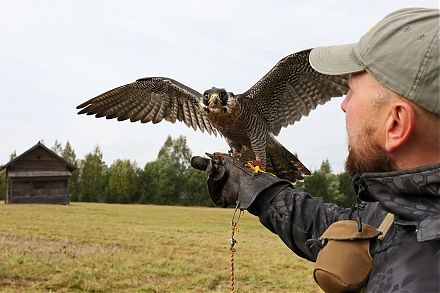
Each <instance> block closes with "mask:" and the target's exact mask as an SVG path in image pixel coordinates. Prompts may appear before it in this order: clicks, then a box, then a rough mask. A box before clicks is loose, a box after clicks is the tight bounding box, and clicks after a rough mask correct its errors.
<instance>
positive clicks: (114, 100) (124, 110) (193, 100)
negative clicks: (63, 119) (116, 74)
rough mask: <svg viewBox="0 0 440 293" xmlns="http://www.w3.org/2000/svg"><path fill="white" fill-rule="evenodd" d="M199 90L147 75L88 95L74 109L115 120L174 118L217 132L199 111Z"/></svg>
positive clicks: (188, 124) (144, 121)
mask: <svg viewBox="0 0 440 293" xmlns="http://www.w3.org/2000/svg"><path fill="white" fill-rule="evenodd" d="M202 97H203V96H202V94H200V93H199V92H197V91H195V90H193V89H191V88H189V87H187V86H185V85H183V84H181V83H179V82H177V81H175V80H173V79H170V78H166V77H148V78H142V79H138V80H137V81H135V82H133V83H130V84H127V85H123V86H120V87H117V88H115V89H112V90H110V91H108V92H105V93H103V94H101V95H99V96H97V97H95V98H93V99H90V100H88V101H86V102H84V103H82V104H81V105H79V106H77V107H76V108H77V109H81V111H79V112H78V114H87V115H95V116H96V117H98V118H99V117H106V118H107V119H112V118H117V119H118V120H119V121H122V120H126V119H130V121H131V122H135V121H140V122H142V123H147V122H150V121H151V122H152V123H159V122H161V121H162V120H163V119H165V120H166V121H169V122H171V123H174V122H176V120H179V121H182V122H184V123H185V124H186V125H187V126H188V127H192V128H194V130H197V128H199V129H200V130H201V131H202V132H204V131H205V130H206V131H207V132H208V133H209V134H211V133H212V134H214V135H217V130H216V129H215V128H214V127H213V126H212V125H211V123H210V122H209V121H208V118H207V117H206V116H204V115H203V114H202V113H201V112H200V108H199V102H200V100H201V99H202Z"/></svg>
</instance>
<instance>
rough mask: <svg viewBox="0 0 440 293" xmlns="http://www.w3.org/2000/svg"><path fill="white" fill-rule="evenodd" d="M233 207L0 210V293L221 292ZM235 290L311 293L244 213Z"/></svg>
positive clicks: (290, 260) (302, 272)
mask: <svg viewBox="0 0 440 293" xmlns="http://www.w3.org/2000/svg"><path fill="white" fill-rule="evenodd" d="M232 213H233V210H232V209H219V208H198V207H168V206H149V205H116V204H115V205H109V204H94V203H72V204H71V205H69V206H56V205H4V204H3V203H2V202H0V292H228V288H229V275H230V253H229V238H230V222H231V217H232ZM236 239H237V240H238V244H237V252H236V262H235V266H236V272H235V274H236V292H317V289H316V286H315V285H314V282H313V279H312V275H311V271H312V264H311V263H309V262H307V261H305V260H302V259H300V258H298V257H296V256H295V255H294V254H292V253H291V251H290V250H289V249H288V248H287V247H286V246H284V244H283V243H282V242H281V241H280V240H279V239H278V238H277V236H276V235H273V234H272V233H271V232H269V231H268V230H266V229H265V228H264V227H262V226H261V224H259V222H258V220H257V218H256V217H254V216H252V215H250V214H248V213H245V214H244V216H243V217H242V218H241V220H240V223H239V233H238V234H237V235H236Z"/></svg>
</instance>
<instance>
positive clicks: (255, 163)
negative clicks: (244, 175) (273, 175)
mask: <svg viewBox="0 0 440 293" xmlns="http://www.w3.org/2000/svg"><path fill="white" fill-rule="evenodd" d="M260 163H261V161H260V160H255V161H249V162H247V163H246V164H245V165H244V166H245V167H248V168H249V169H251V170H252V171H254V172H255V175H257V174H258V173H266V171H264V170H263V169H262V168H261V167H260Z"/></svg>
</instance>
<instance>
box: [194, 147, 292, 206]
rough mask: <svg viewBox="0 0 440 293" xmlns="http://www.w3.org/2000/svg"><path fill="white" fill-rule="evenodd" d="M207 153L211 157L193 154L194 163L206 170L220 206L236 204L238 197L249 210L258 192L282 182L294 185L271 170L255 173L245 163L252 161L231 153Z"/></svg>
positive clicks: (209, 186) (207, 181)
mask: <svg viewBox="0 0 440 293" xmlns="http://www.w3.org/2000/svg"><path fill="white" fill-rule="evenodd" d="M206 155H207V156H208V157H209V159H208V158H204V157H199V156H195V157H192V158H191V166H192V167H193V168H196V169H199V170H203V171H206V175H207V178H206V183H207V185H208V191H209V194H210V196H211V198H212V200H213V201H214V202H215V204H216V205H218V206H221V207H227V206H230V205H234V206H235V205H237V200H238V207H239V208H240V209H241V210H246V209H247V208H248V207H249V206H250V205H251V204H252V202H253V201H254V200H255V198H256V197H257V195H258V194H260V193H261V192H263V191H264V190H266V189H267V188H269V187H271V186H273V185H276V184H279V183H288V184H290V183H289V181H287V180H284V179H279V178H278V177H276V176H275V175H272V174H269V173H262V172H260V173H255V172H254V171H253V170H251V169H250V168H249V167H246V166H245V165H246V163H247V162H248V161H246V160H242V159H239V158H236V157H233V156H231V155H229V154H223V153H216V154H208V153H206Z"/></svg>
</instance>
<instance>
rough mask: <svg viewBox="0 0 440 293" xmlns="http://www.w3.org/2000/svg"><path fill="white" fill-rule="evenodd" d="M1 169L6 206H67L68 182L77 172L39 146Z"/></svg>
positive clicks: (67, 163)
mask: <svg viewBox="0 0 440 293" xmlns="http://www.w3.org/2000/svg"><path fill="white" fill-rule="evenodd" d="M3 169H6V195H5V203H6V204H11V203H51V204H69V192H68V190H67V186H68V180H69V177H70V175H71V174H72V172H73V171H74V170H75V169H76V168H75V166H74V165H72V164H70V163H69V162H67V161H66V160H64V159H63V158H62V157H60V156H58V155H57V154H56V153H55V152H54V151H52V150H50V149H48V148H47V147H46V146H45V145H43V144H42V143H41V142H38V143H37V144H36V145H34V146H33V147H31V148H30V149H29V150H27V151H25V152H24V153H22V154H21V155H19V156H17V157H16V158H14V159H13V160H11V161H10V162H9V163H7V164H6V165H4V166H2V167H0V171H1V170H3Z"/></svg>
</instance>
